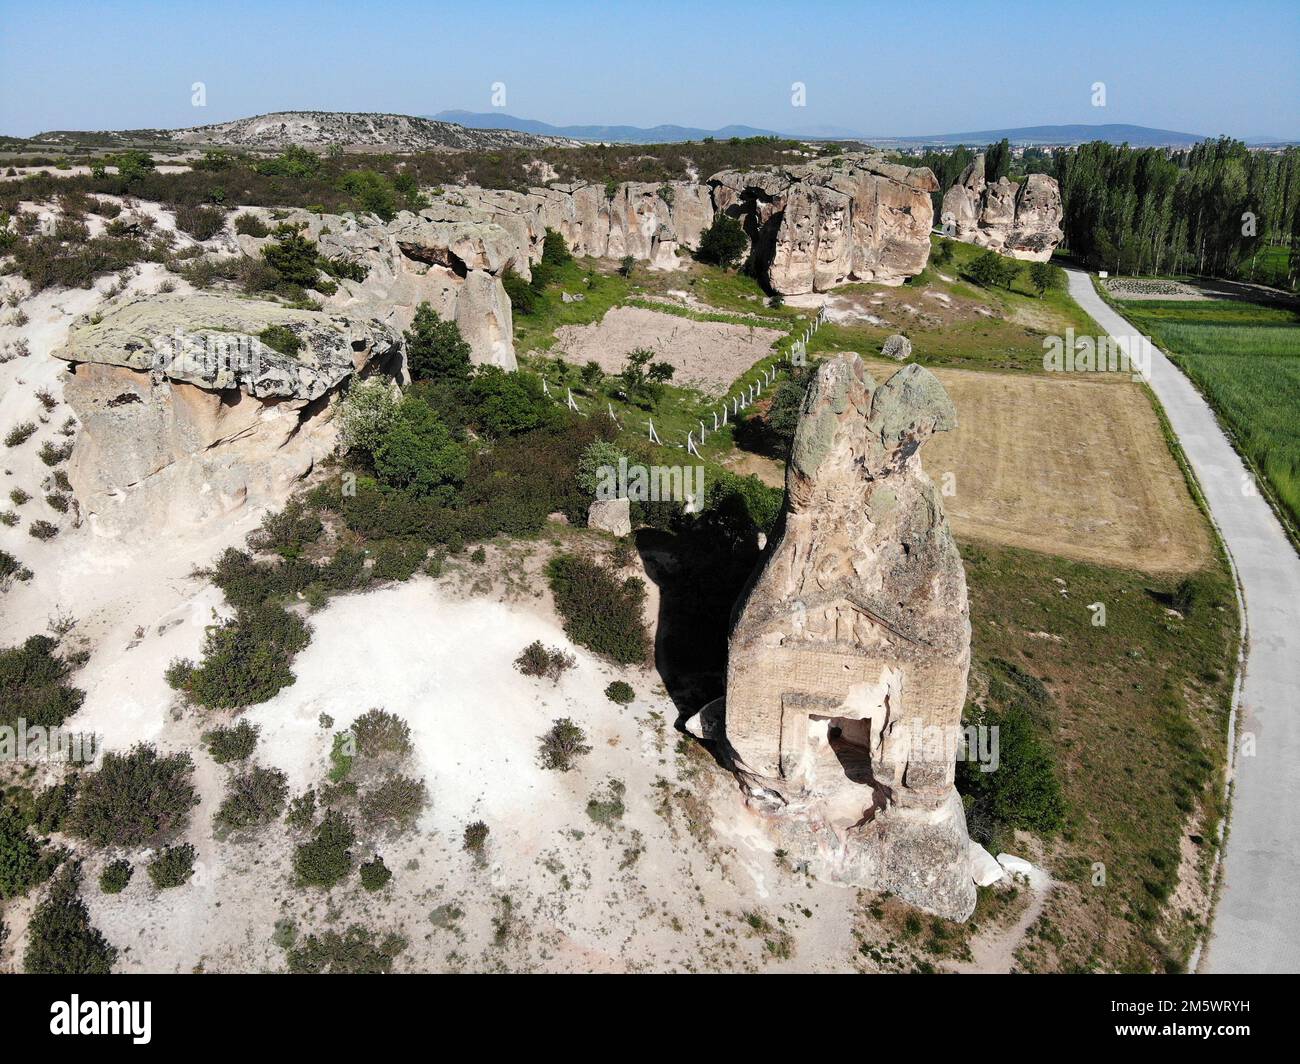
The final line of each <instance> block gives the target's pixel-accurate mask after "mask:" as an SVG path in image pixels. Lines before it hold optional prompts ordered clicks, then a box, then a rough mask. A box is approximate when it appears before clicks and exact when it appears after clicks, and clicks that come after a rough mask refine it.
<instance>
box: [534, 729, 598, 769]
mask: <svg viewBox="0 0 1300 1064" xmlns="http://www.w3.org/2000/svg"><path fill="white" fill-rule="evenodd" d="M589 753H591V747H590V746H588V745H587V733H586V732H584V731H583V730H582V729H581V728H579V727H578V725H576V724H574V723H573V721H571V720H570V719H569V718H568V717H562V718H560V719H559V720H557V721H555V722H554V723H553V724H552V725H551V727H550V728H549V730H547V732H546V733H545V734H544V735H543V736H542V738H541V740H540V749H539V751H538V758H537V759H538V762H539V763H540V764H541V766H542V768H545V769H553V770H555V771H556V772H568V771H569V769H571V768H573V762H574V760H575V759H576V758H579V757H582V756H583V755H585V754H589Z"/></svg>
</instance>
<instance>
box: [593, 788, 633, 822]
mask: <svg viewBox="0 0 1300 1064" xmlns="http://www.w3.org/2000/svg"><path fill="white" fill-rule="evenodd" d="M626 791H627V787H626V786H625V785H624V783H623V781H622V780H610V781H609V785H608V793H607V794H606V795H604V796H601V795H598V794H593V795H592V796H591V798H590V799H588V801H587V816H589V817H591V819H592V820H594V821H595V822H596V823H597V824H601V825H604V826H605V827H609V826H611V825H613V824H616V823H617V822H618V821H620V820H622V819H623V814H624V813H625V812H627V809H626V808H625V807H624V805H623V795H624V794H625V793H626Z"/></svg>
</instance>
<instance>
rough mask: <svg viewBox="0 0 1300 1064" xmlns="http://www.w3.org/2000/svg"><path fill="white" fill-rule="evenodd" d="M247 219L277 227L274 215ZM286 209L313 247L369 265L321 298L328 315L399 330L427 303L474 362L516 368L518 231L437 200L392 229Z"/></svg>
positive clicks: (261, 240)
mask: <svg viewBox="0 0 1300 1064" xmlns="http://www.w3.org/2000/svg"><path fill="white" fill-rule="evenodd" d="M248 213H259V214H261V215H262V216H263V218H264V219H265V220H266V221H267V222H268V224H270V225H275V224H277V223H276V221H275V220H273V219H272V217H271V215H270V212H269V211H258V210H254V209H249V211H248ZM281 213H282V215H283V217H282V221H284V222H285V223H287V224H289V225H292V226H295V227H298V228H300V229H301V230H302V231H303V233H304V235H306V236H307V237H308V238H309V239H310V240H313V241H315V243H316V245H317V247H318V249H319V251H320V254H321V255H322V256H324V257H326V258H329V259H343V260H345V261H347V262H351V263H356V264H358V265H360V266H362V267H364V269H365V278H364V279H363V280H360V281H349V280H347V279H340V280H339V281H338V290H337V291H335V292H334V293H333V294H332V295H329V296H326V297H324V302H325V307H326V309H327V310H329V311H331V312H337V313H342V314H346V315H348V316H349V317H353V316H355V317H360V318H364V319H366V320H370V319H374V320H376V321H378V322H380V323H381V324H383V325H384V326H386V327H388V328H389V329H391V330H393V331H394V332H395V333H398V334H400V333H401V331H402V330H403V329H405V328H407V327H408V326H409V325H410V324H411V319H412V318H414V317H415V311H416V308H417V307H418V306H419V305H420V304H421V303H428V304H429V305H430V306H432V307H433V309H434V310H435V311H436V312H437V313H438V315H439V317H441V318H443V319H445V320H449V321H454V322H456V324H457V325H458V326H459V327H460V331H461V335H462V336H464V337H465V340H466V342H467V343H468V344H469V346H470V352H471V357H472V359H473V361H474V362H475V363H479V364H485V365H493V366H500V367H501V368H502V369H506V370H513V369H515V368H516V365H517V363H516V361H515V345H514V338H513V322H512V318H511V312H510V299H509V297H507V296H506V292H505V288H504V287H503V286H502V284H501V277H502V275H503V274H504V273H505V271H506V270H507V269H510V268H511V267H516V268H517V267H518V266H519V265H521V264H522V265H523V267H524V272H525V275H526V271H527V260H526V253H525V251H524V250H523V249H522V248H521V247H520V244H519V242H518V240H517V238H516V236H515V235H514V234H512V233H511V232H510V231H508V230H507V229H505V228H504V227H502V226H501V225H498V224H497V223H496V222H494V221H493V219H492V218H491V217H490V216H488V215H487V214H485V213H484V212H482V211H480V210H476V209H474V208H472V207H470V206H469V205H467V204H460V203H456V202H443V201H441V200H439V201H438V202H437V203H435V204H434V206H432V207H430V208H429V209H427V210H423V211H421V212H420V213H419V214H415V213H412V212H410V211H402V212H401V213H399V214H398V215H397V216H396V217H395V218H393V220H392V221H391V222H387V223H385V222H381V221H380V220H379V219H378V218H375V217H374V216H373V215H370V216H363V217H362V218H356V217H354V216H352V215H331V214H323V215H318V214H313V213H311V212H310V211H290V212H287V214H285V213H284V212H281ZM271 240H272V238H271V237H251V236H240V237H239V245H240V248H241V250H242V251H243V252H244V253H245V254H247V255H252V256H255V257H256V256H258V255H260V254H261V253H262V248H263V247H264V246H265V245H266V244H268V243H270V242H271ZM539 256H540V252H539Z"/></svg>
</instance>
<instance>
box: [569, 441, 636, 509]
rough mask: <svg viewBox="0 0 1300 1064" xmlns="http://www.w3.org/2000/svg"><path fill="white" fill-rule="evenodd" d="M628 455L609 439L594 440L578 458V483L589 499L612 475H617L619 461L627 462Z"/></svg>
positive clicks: (594, 495) (592, 497) (593, 496)
mask: <svg viewBox="0 0 1300 1064" xmlns="http://www.w3.org/2000/svg"><path fill="white" fill-rule="evenodd" d="M626 461H627V455H626V454H624V453H623V451H622V450H621V449H620V448H619V447H618V446H617V445H616V444H613V443H611V442H609V441H608V440H592V442H591V443H589V444H587V447H586V449H585V450H584V451H583V452H582V457H581V458H580V459H578V476H577V479H578V485H579V487H581V489H582V491H583V492H584V493H585V494H586V495H587V497H588V498H589V499H594V498H595V497H596V492H597V489H599V488H600V487H601V484H602V482H604V481H607V480H608V479H609V477H610V476H611V471H612V473H613V475H614V476H617V473H618V469H619V463H620V462H626Z"/></svg>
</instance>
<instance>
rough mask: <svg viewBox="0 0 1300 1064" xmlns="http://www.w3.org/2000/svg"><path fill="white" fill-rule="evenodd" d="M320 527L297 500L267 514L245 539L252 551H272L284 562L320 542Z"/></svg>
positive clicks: (295, 498) (314, 516)
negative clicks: (308, 546)
mask: <svg viewBox="0 0 1300 1064" xmlns="http://www.w3.org/2000/svg"><path fill="white" fill-rule="evenodd" d="M322 528H323V526H322V525H321V521H320V517H319V515H318V514H317V513H316V512H315V511H314V510H312V509H311V508H310V507H308V505H307V504H306V502H304V501H303V499H302V498H301V497H299V496H295V497H294V498H292V499H290V500H289V501H288V502H287V503H285V504H284V509H283V510H281V511H279V512H278V513H268V514H267V515H266V516H265V517H263V518H262V524H261V527H260V528H258V529H257V531H255V532H250V533H249V535H248V545H249V546H250V547H252V548H253V549H254V550H259V551H275V553H277V554H279V555H280V556H281V557H284V558H296V557H297V556H298V555H299V554H301V553H302V548H303V547H305V546H306V545H307V544H309V543H315V542H316V540H318V539H319V538H320V534H321V531H322Z"/></svg>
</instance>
